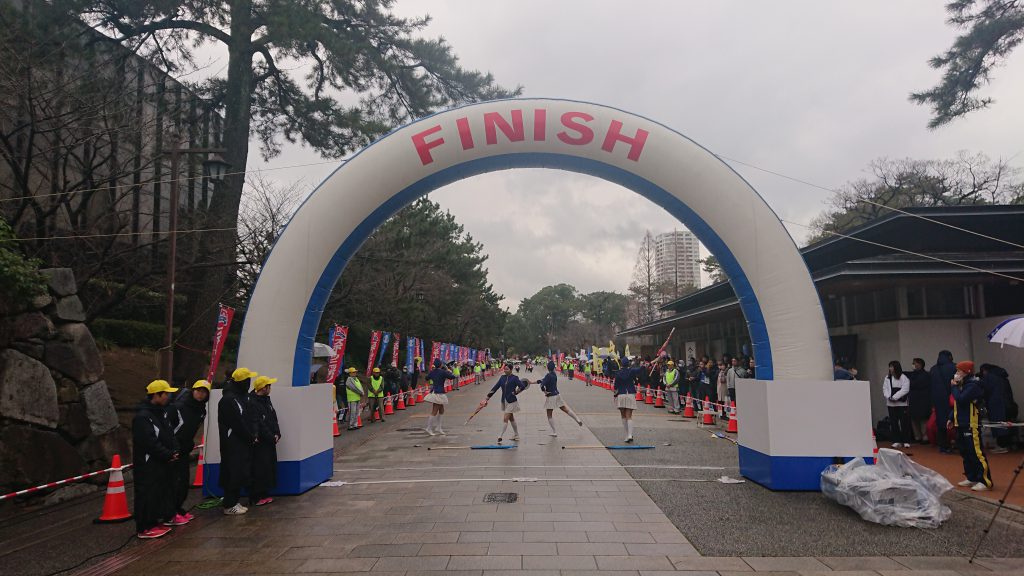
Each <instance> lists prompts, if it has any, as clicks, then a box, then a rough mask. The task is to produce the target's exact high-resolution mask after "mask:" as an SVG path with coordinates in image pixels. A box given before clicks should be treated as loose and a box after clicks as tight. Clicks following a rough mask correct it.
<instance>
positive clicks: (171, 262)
mask: <svg viewBox="0 0 1024 576" xmlns="http://www.w3.org/2000/svg"><path fill="white" fill-rule="evenodd" d="M178 142H179V144H178V145H177V146H176V147H175V148H173V149H172V150H169V151H168V152H169V153H170V155H171V205H170V208H169V211H168V218H167V220H168V222H167V241H168V248H167V278H166V279H165V286H166V293H167V305H166V309H165V318H164V330H165V331H164V353H163V357H162V361H161V363H160V364H161V366H160V377H161V378H163V379H164V380H167V381H168V382H173V378H174V274H175V260H176V259H177V256H178V165H179V162H180V159H181V155H182V154H212V155H213V156H212V157H211V158H208V159H207V160H204V161H203V174H204V176H206V177H208V178H210V180H212V181H214V182H221V181H222V180H223V179H224V174H225V172H227V170H228V168H229V167H230V165H229V164H228V163H227V162H225V161H224V158H222V157H221V154H225V153H226V152H227V150H225V149H224V148H183V147H182V146H181V141H180V140H179V141H178Z"/></svg>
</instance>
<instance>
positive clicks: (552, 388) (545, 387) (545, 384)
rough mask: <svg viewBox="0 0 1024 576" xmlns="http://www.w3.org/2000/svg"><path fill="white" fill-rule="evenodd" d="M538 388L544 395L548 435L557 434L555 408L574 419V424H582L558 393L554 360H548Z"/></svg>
mask: <svg viewBox="0 0 1024 576" xmlns="http://www.w3.org/2000/svg"><path fill="white" fill-rule="evenodd" d="M540 390H541V392H543V393H544V397H545V400H544V410H545V411H547V414H548V427H550V428H551V433H550V434H549V436H558V432H557V431H556V430H555V419H554V413H555V408H558V409H560V410H561V411H562V412H565V413H566V414H568V415H569V417H570V418H572V419H573V420H575V421H576V424H579V425H580V426H583V420H580V417H579V416H577V415H576V413H575V412H573V411H572V408H569V405H568V404H566V403H565V400H563V399H562V396H561V394H559V393H558V375H557V374H555V363H554V362H548V373H547V374H546V375H545V376H544V379H543V380H541V381H540Z"/></svg>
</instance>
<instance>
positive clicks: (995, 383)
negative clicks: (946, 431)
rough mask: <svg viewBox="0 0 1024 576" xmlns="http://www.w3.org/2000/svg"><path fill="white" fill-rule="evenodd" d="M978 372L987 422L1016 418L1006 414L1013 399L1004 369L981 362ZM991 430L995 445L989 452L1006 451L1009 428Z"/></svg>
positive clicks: (1008, 440) (1008, 441)
mask: <svg viewBox="0 0 1024 576" xmlns="http://www.w3.org/2000/svg"><path fill="white" fill-rule="evenodd" d="M980 373H981V387H982V388H984V390H985V405H986V406H987V407H988V420H989V422H991V423H993V424H997V423H1000V422H1007V421H1012V420H1014V419H1016V414H1014V418H1010V416H1009V414H1008V412H1009V410H1008V408H1009V405H1010V402H1012V401H1013V391H1012V390H1010V380H1009V377H1010V375H1009V374H1007V373H1006V370H1004V369H1003V368H1000V367H999V366H996V365H994V364H982V365H981V369H980ZM1015 406H1016V405H1015ZM991 430H992V437H993V438H994V439H995V441H996V447H995V448H993V449H992V450H990V451H989V452H991V453H992V454H1005V453H1006V452H1008V451H1009V447H1010V430H1009V428H992V429H991Z"/></svg>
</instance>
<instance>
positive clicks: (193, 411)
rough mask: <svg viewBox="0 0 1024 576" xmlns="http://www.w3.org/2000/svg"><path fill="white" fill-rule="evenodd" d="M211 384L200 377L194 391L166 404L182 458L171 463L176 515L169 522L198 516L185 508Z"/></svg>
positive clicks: (173, 501) (173, 500)
mask: <svg viewBox="0 0 1024 576" xmlns="http://www.w3.org/2000/svg"><path fill="white" fill-rule="evenodd" d="M210 388H211V386H210V383H209V382H207V381H206V380H197V381H196V383H195V384H193V385H192V389H191V390H187V391H184V392H182V393H181V394H178V396H177V397H176V398H174V400H173V401H171V403H170V404H169V405H168V407H167V416H166V417H167V423H168V424H169V425H170V427H171V430H174V439H175V440H176V441H177V442H178V449H179V450H180V451H181V455H182V457H181V458H178V460H177V461H175V462H174V463H173V464H172V467H173V468H174V471H173V472H174V483H173V486H172V489H171V502H172V503H173V504H174V510H175V515H174V517H173V518H171V520H170V522H168V523H167V524H169V525H171V526H180V525H182V524H188V523H189V522H191V521H192V520H193V519H194V518H195V517H194V516H192V514H191V513H190V512H188V511H187V510H185V500H186V499H187V498H188V490H189V486H190V482H189V479H188V473H189V457H188V456H189V455H190V454H191V453H192V450H194V449H195V447H196V434H197V433H198V432H199V427H200V426H201V425H202V424H203V419H204V418H206V403H207V402H208V401H209V400H210Z"/></svg>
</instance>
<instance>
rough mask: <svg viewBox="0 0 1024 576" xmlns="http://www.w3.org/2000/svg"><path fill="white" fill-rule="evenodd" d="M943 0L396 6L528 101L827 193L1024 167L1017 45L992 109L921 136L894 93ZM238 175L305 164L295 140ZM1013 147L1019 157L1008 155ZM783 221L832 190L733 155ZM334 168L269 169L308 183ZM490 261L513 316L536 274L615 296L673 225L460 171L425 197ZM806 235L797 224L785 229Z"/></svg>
mask: <svg viewBox="0 0 1024 576" xmlns="http://www.w3.org/2000/svg"><path fill="white" fill-rule="evenodd" d="M943 4H944V2H940V1H923V0H918V1H913V2H911V1H902V2H901V1H892V0H885V1H870V2H869V1H863V0H857V1H846V2H835V1H830V2H820V1H799V2H798V1H778V0H774V1H772V2H755V1H752V0H751V1H745V2H725V1H720V0H715V1H710V0H708V1H704V2H679V1H663V2H642V1H634V2H622V1H621V0H618V1H603V2H598V1H566V0H558V1H553V0H545V1H536V0H515V1H511V0H508V1H501V2H498V1H487V2H480V1H470V0H450V1H445V0H431V1H423V0H417V1H415V2H413V1H409V0H406V1H404V2H403V1H401V0H399V3H398V6H397V12H398V13H400V14H403V15H409V16H414V15H423V14H430V15H431V16H432V17H433V19H434V20H433V23H432V24H431V26H430V28H429V32H428V34H429V35H431V36H438V35H440V36H444V37H445V38H446V39H447V40H448V41H449V42H450V43H451V44H452V46H454V48H455V52H456V53H457V54H458V55H459V56H460V58H461V60H462V63H463V65H464V66H466V67H468V68H473V69H478V70H486V71H490V72H492V73H493V74H494V75H495V76H496V78H497V79H498V80H499V82H501V83H502V84H503V85H506V86H514V85H517V84H521V85H522V86H523V87H524V88H525V90H524V95H525V96H531V97H558V98H570V99H579V100H586V101H591V102H596V103H599V104H605V105H610V106H614V107H618V108H622V109H624V110H627V111H629V112H633V113H636V114H639V115H642V116H646V117H649V118H651V119H653V120H656V121H659V122H661V123H663V124H666V125H668V126H669V127H671V128H673V129H675V130H678V131H679V132H682V133H683V134H685V135H686V136H688V137H690V138H692V139H693V140H695V141H696V142H698V143H700V144H702V145H703V146H705V147H706V148H708V149H710V150H711V151H713V152H715V153H717V154H720V155H723V156H727V157H730V158H735V159H737V160H741V161H743V162H746V163H750V164H754V165H757V166H760V167H763V168H767V169H770V170H773V171H777V172H781V173H784V174H787V175H790V176H793V177H797V178H800V179H803V180H808V181H811V182H814V183H817V184H821V185H824V186H829V187H838V186H840V185H842V184H843V183H844V182H847V181H849V180H854V179H857V178H860V177H863V176H865V175H866V172H865V168H866V166H867V165H868V163H869V162H870V161H871V160H872V159H875V158H878V157H880V156H889V157H894V158H902V157H912V158H921V159H931V158H948V157H952V156H954V155H955V154H956V153H957V151H958V150H969V151H971V152H983V153H985V154H988V155H989V156H991V157H993V158H1000V157H1001V158H1011V157H1013V158H1014V160H1013V163H1014V164H1015V165H1017V166H1022V165H1024V154H1022V152H1024V106H1021V105H1020V97H1021V95H1022V94H1024V48H1022V49H1019V50H1018V53H1016V54H1014V55H1013V57H1012V58H1011V59H1010V61H1009V62H1008V63H1007V65H1006V66H1004V67H1002V68H1000V69H998V70H997V71H996V77H995V80H994V82H993V84H992V85H991V86H990V87H989V88H988V89H987V93H988V95H990V96H992V97H994V98H995V99H996V103H995V105H994V107H993V108H992V109H990V110H987V111H981V112H976V113H974V114H972V115H970V116H968V117H967V118H965V119H962V120H960V121H957V122H955V123H954V124H953V125H951V126H948V127H945V128H942V129H939V130H937V131H929V130H928V129H927V128H926V123H927V121H928V118H929V112H928V110H927V109H926V108H923V107H920V106H917V105H914V104H911V103H910V102H909V101H908V100H907V95H908V94H909V93H910V92H911V91H914V90H922V89H926V88H929V87H931V86H932V85H933V84H934V83H935V81H936V79H937V78H938V73H937V72H936V71H934V70H932V69H930V68H929V67H928V66H927V60H928V59H929V58H930V57H932V56H934V55H936V54H938V53H940V52H942V51H944V50H945V49H946V48H948V46H949V45H950V43H951V41H952V39H953V38H954V36H955V31H954V30H953V29H951V28H949V27H948V26H947V25H946V24H945V18H946V15H945V11H944V10H943ZM256 148H257V147H255V146H254V147H253V153H252V156H253V158H252V160H251V163H250V167H251V168H256V167H259V166H283V165H290V164H296V163H302V162H316V161H318V160H322V159H320V158H319V157H318V156H317V155H316V154H315V153H313V152H312V151H310V150H308V149H303V148H301V147H299V146H293V147H290V148H287V149H286V150H285V152H284V153H283V154H282V155H281V156H279V157H277V158H274V159H272V160H270V161H269V162H266V163H264V162H262V160H260V158H259V154H258V151H257V149H256ZM1018 154H1019V155H1020V156H1017V155H1018ZM734 167H735V168H736V170H737V171H738V172H740V174H742V175H743V176H744V177H745V178H746V179H747V180H748V181H749V182H750V183H751V184H752V185H753V186H754V188H755V189H757V190H758V192H760V194H761V195H762V196H764V198H765V199H766V200H767V202H768V204H769V205H771V207H772V208H773V209H774V210H775V211H776V212H777V213H778V214H779V216H780V217H781V218H783V219H784V220H790V221H793V222H801V223H808V222H809V221H810V220H811V219H812V218H813V217H814V216H815V215H816V214H818V213H819V212H820V211H821V210H822V209H823V207H824V204H823V202H824V200H825V199H826V198H827V196H828V193H827V192H825V191H822V190H819V189H815V188H812V187H808V186H805V185H802V184H797V183H794V182H791V181H787V180H785V179H782V178H779V177H777V176H773V175H769V174H765V173H763V172H759V171H757V170H754V169H751V168H747V167H744V166H742V165H735V164H734ZM332 169H333V166H331V165H319V166H310V167H303V168H301V169H293V170H275V171H273V172H268V173H267V176H269V177H272V178H275V179H279V180H282V181H293V180H296V179H299V178H302V179H303V183H304V185H305V187H306V189H308V190H311V189H312V188H313V187H315V185H316V184H318V183H319V182H320V181H321V180H322V179H323V178H324V177H325V176H326V175H327V174H328V173H329V172H330V171H331V170H332ZM431 198H432V199H434V200H435V201H437V202H439V203H441V204H442V205H443V206H444V207H446V208H448V209H449V210H451V212H452V213H453V214H454V215H455V216H456V217H457V218H458V219H459V221H460V222H462V223H463V224H464V225H465V227H466V229H467V231H468V232H470V233H471V234H472V235H473V237H474V238H476V239H477V240H478V241H480V242H482V243H483V245H484V250H485V252H486V253H488V254H489V255H490V260H489V265H488V267H489V270H490V278H491V281H492V283H493V284H494V286H495V289H496V290H497V291H498V292H499V293H501V294H503V295H504V297H505V301H504V305H505V306H506V307H507V308H510V309H512V310H514V309H515V307H516V306H517V305H518V303H519V301H520V300H521V299H522V298H525V297H528V296H530V295H532V294H533V293H534V292H535V291H537V290H538V289H540V288H541V287H543V286H546V285H549V284H556V283H559V282H567V283H569V284H572V285H574V286H576V287H577V288H578V289H579V290H581V291H583V292H590V291H594V290H616V291H625V289H626V287H627V285H628V284H629V278H630V274H631V270H632V267H633V262H634V259H635V256H636V251H637V248H638V245H639V242H640V239H641V238H642V237H643V234H644V231H645V230H646V229H650V230H651V231H652V232H654V233H655V234H657V233H659V232H664V231H668V230H671V229H672V228H673V227H675V226H678V222H676V221H675V220H674V219H673V218H672V217H671V216H669V215H668V214H667V213H666V212H664V211H663V210H662V209H661V208H659V207H657V206H655V205H654V204H651V203H650V202H649V201H647V200H646V199H644V198H642V197H641V196H638V195H636V194H634V193H633V192H630V191H628V190H626V189H624V188H621V187H619V186H617V185H613V184H609V183H606V182H603V181H601V180H597V179H595V178H591V177H588V176H582V175H576V174H571V173H565V172H558V171H549V170H515V171H508V172H502V173H492V174H487V175H483V176H477V177H474V178H471V179H469V180H464V181H461V182H458V183H455V184H452V185H450V186H447V187H445V188H442V189H440V190H438V191H436V192H434V193H432V194H431ZM788 227H789V230H790V233H791V234H792V235H793V236H794V238H796V240H797V241H798V242H801V243H802V241H803V239H804V237H805V236H806V232H807V231H806V229H804V228H801V227H798V226H792V225H789V226H788Z"/></svg>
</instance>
